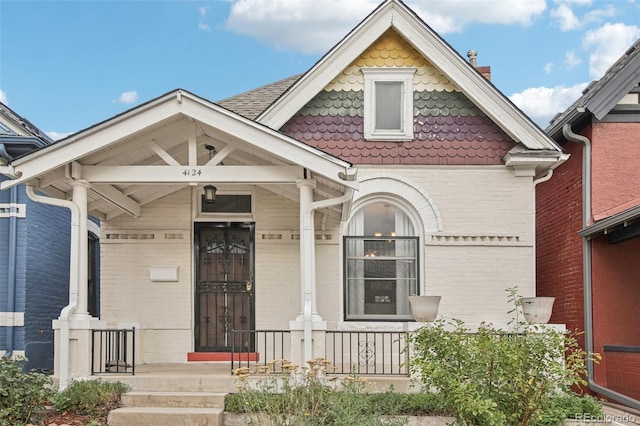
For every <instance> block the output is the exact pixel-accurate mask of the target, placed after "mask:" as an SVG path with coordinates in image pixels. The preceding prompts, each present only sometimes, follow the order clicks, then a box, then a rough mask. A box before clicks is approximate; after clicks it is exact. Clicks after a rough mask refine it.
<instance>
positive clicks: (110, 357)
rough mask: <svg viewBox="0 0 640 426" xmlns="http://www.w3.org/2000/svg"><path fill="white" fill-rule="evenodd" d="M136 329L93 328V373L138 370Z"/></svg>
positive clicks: (128, 372) (119, 372)
mask: <svg viewBox="0 0 640 426" xmlns="http://www.w3.org/2000/svg"><path fill="white" fill-rule="evenodd" d="M135 340H136V329H135V327H134V328H131V329H105V330H92V333H91V374H102V373H114V374H131V375H134V374H135V371H136V349H135Z"/></svg>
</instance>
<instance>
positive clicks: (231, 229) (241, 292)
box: [195, 222, 255, 352]
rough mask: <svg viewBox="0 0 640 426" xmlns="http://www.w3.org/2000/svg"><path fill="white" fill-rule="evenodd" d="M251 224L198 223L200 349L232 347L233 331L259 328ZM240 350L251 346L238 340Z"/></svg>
mask: <svg viewBox="0 0 640 426" xmlns="http://www.w3.org/2000/svg"><path fill="white" fill-rule="evenodd" d="M253 230H254V226H253V224H252V223H231V222H224V223H197V224H196V227H195V231H196V232H195V237H196V241H195V244H196V257H197V263H196V264H197V270H196V279H197V282H196V309H195V314H196V329H195V343H196V351H198V352H217V351H224V352H227V351H231V347H232V345H234V342H233V341H232V339H233V335H232V333H231V331H232V330H252V329H253V328H254V327H255V319H254V309H255V305H254V301H253V294H254V291H255V287H254V284H253V236H254V232H253ZM234 346H235V348H236V350H241V349H244V350H247V349H249V350H252V349H253V348H251V347H248V348H247V346H251V343H250V342H241V341H239V340H238V341H236V342H235V345H234Z"/></svg>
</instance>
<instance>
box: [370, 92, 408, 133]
mask: <svg viewBox="0 0 640 426" xmlns="http://www.w3.org/2000/svg"><path fill="white" fill-rule="evenodd" d="M375 87H376V125H375V129H376V130H398V131H399V130H402V83H401V82H399V81H377V82H376V83H375Z"/></svg>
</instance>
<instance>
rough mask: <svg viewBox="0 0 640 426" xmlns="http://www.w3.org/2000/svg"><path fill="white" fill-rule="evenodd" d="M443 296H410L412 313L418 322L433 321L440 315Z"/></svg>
mask: <svg viewBox="0 0 640 426" xmlns="http://www.w3.org/2000/svg"><path fill="white" fill-rule="evenodd" d="M441 298H442V297H441V296H409V305H411V313H412V314H413V317H414V318H415V320H416V321H418V322H431V321H434V320H435V319H436V317H437V316H438V307H439V306H440V299H441Z"/></svg>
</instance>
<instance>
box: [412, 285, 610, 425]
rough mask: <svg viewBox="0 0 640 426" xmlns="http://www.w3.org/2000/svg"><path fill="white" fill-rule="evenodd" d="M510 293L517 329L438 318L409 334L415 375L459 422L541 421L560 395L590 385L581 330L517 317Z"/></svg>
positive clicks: (513, 293) (512, 292)
mask: <svg viewBox="0 0 640 426" xmlns="http://www.w3.org/2000/svg"><path fill="white" fill-rule="evenodd" d="M508 291H509V300H510V302H511V303H512V304H513V305H514V309H513V310H512V311H511V313H515V314H516V317H515V318H514V320H513V321H512V322H511V324H510V325H514V326H515V327H514V330H513V331H511V332H507V331H504V330H500V329H497V328H495V327H493V326H491V325H487V324H482V325H481V326H480V327H479V328H478V330H477V331H475V332H473V333H471V332H470V330H468V329H467V328H465V326H464V323H463V322H462V321H459V320H451V321H445V320H438V321H436V322H434V323H433V324H429V325H425V326H424V327H421V328H420V329H418V330H416V331H415V332H414V333H413V334H412V336H411V344H412V346H413V349H412V350H413V353H412V358H411V360H410V361H409V363H410V370H411V372H412V373H413V374H414V375H415V376H416V377H417V378H418V379H419V380H420V381H421V382H422V384H423V385H424V389H426V390H428V391H434V392H436V393H437V394H438V395H440V397H441V398H442V401H443V403H444V404H445V405H446V406H449V407H452V409H453V410H454V416H455V418H456V421H457V422H458V423H459V424H462V425H489V426H492V425H496V426H502V425H523V426H525V425H529V424H535V423H536V422H537V421H539V420H540V419H542V418H543V416H544V413H545V411H546V410H548V409H549V408H550V407H552V404H553V400H554V399H556V398H564V397H567V396H568V395H571V387H572V386H573V385H576V384H585V383H584V379H583V377H584V374H586V369H585V363H584V360H585V357H586V356H587V354H586V353H585V352H584V351H583V350H582V349H580V347H579V346H578V343H577V340H576V337H575V335H574V334H573V333H564V332H560V331H556V330H554V329H552V328H550V327H548V326H539V325H528V324H525V323H524V322H521V321H519V317H518V308H519V299H520V298H519V296H518V295H517V294H516V291H515V289H509V290H508ZM590 356H592V358H593V359H594V360H595V359H597V358H598V357H597V355H590Z"/></svg>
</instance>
